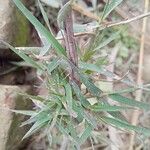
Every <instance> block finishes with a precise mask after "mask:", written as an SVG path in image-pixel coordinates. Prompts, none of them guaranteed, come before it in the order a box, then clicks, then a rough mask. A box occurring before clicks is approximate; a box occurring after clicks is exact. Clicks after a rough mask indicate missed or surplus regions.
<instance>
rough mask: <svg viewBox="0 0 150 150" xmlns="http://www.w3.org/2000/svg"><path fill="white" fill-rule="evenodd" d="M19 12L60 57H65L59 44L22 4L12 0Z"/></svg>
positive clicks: (64, 52) (63, 50)
mask: <svg viewBox="0 0 150 150" xmlns="http://www.w3.org/2000/svg"><path fill="white" fill-rule="evenodd" d="M13 1H14V3H15V5H16V6H17V7H18V8H19V10H20V11H21V12H22V13H23V14H24V15H25V16H26V18H28V20H29V21H30V22H31V23H32V24H33V25H34V27H35V28H36V29H37V30H38V31H39V32H40V33H41V34H42V35H43V36H45V38H46V39H47V41H48V42H50V43H51V44H52V45H53V47H54V48H55V49H56V52H57V53H58V54H59V55H60V54H62V55H64V56H66V51H65V49H64V48H63V47H62V46H61V45H60V44H59V42H58V41H57V40H56V39H55V37H54V36H53V35H52V34H51V33H50V32H49V31H48V30H47V29H46V28H45V27H44V26H43V25H42V24H41V23H40V22H39V21H38V20H37V19H36V18H35V17H34V16H33V15H32V13H31V12H30V11H29V10H28V9H27V8H26V7H25V6H24V5H23V4H22V2H21V1H20V0H13Z"/></svg>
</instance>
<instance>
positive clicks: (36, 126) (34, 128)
mask: <svg viewBox="0 0 150 150" xmlns="http://www.w3.org/2000/svg"><path fill="white" fill-rule="evenodd" d="M48 121H49V119H48V118H44V119H43V120H40V121H37V122H36V123H35V124H34V125H33V126H32V127H31V128H30V130H29V131H28V132H27V133H26V134H25V135H24V137H23V139H25V138H27V137H29V136H31V135H33V134H34V133H35V132H37V131H38V130H39V129H41V128H42V127H43V126H44V125H46V123H47V122H48Z"/></svg>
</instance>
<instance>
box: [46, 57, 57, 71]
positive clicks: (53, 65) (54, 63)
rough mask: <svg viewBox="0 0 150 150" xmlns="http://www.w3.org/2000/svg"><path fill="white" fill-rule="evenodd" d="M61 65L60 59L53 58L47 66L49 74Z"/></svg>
mask: <svg viewBox="0 0 150 150" xmlns="http://www.w3.org/2000/svg"><path fill="white" fill-rule="evenodd" d="M59 65H60V59H54V60H52V61H51V62H50V63H49V64H48V66H47V71H48V73H49V74H51V72H52V71H53V70H54V69H56V68H57V67H58V66H59Z"/></svg>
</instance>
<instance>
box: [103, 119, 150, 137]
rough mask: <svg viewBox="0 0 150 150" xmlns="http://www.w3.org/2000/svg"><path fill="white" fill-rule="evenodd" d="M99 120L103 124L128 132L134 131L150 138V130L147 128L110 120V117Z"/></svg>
mask: <svg viewBox="0 0 150 150" xmlns="http://www.w3.org/2000/svg"><path fill="white" fill-rule="evenodd" d="M101 119H102V120H103V121H104V122H106V123H108V124H111V125H113V126H115V127H117V128H122V129H125V130H129V131H135V132H137V133H139V134H143V135H144V136H146V137H149V136H150V129H148V128H144V127H138V126H133V125H131V124H129V123H126V122H122V121H121V120H116V119H114V118H110V117H102V118H101Z"/></svg>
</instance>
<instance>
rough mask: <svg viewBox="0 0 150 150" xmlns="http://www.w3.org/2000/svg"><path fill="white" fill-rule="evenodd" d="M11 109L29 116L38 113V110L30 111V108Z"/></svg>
mask: <svg viewBox="0 0 150 150" xmlns="http://www.w3.org/2000/svg"><path fill="white" fill-rule="evenodd" d="M11 111H12V112H14V113H16V114H22V115H27V116H33V115H37V112H36V111H30V110H11Z"/></svg>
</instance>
